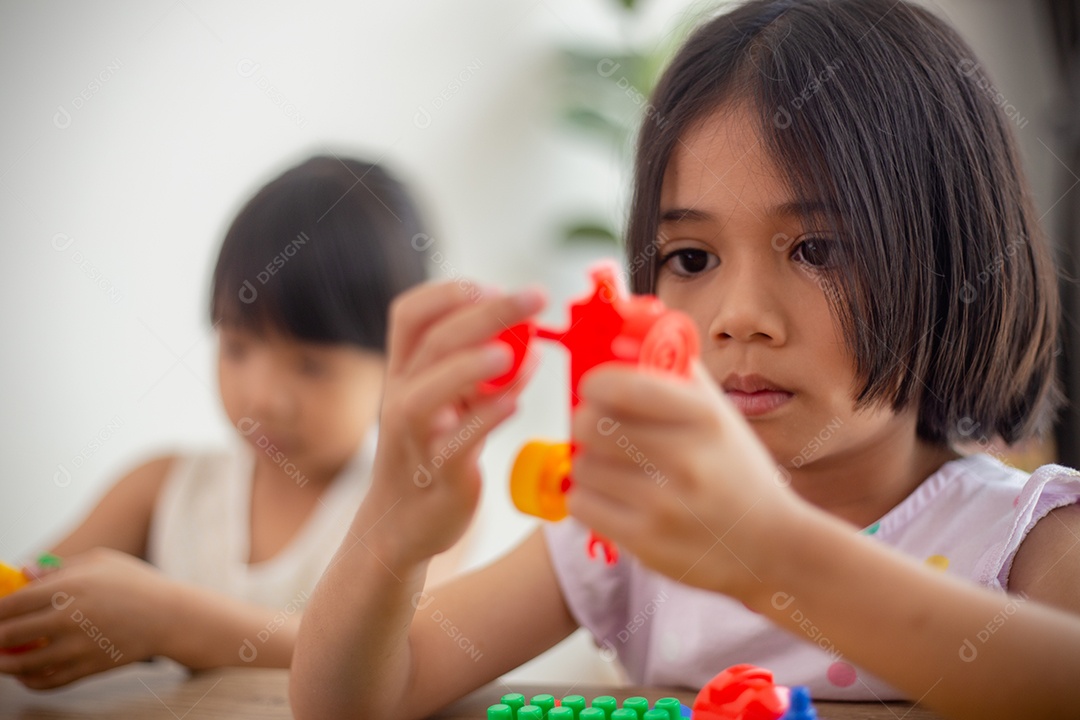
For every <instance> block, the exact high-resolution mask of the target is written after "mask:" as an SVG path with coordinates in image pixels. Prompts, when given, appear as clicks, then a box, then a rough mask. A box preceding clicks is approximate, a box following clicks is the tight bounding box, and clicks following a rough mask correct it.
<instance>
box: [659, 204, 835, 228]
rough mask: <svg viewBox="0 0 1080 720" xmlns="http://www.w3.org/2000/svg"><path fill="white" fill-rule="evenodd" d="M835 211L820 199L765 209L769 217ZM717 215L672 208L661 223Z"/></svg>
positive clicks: (706, 218)
mask: <svg viewBox="0 0 1080 720" xmlns="http://www.w3.org/2000/svg"><path fill="white" fill-rule="evenodd" d="M833 213H835V208H833V207H832V205H830V204H829V203H826V202H822V201H820V200H789V201H787V202H783V203H780V204H779V205H774V206H772V207H769V208H766V209H765V215H766V216H767V217H774V218H789V217H820V216H826V217H828V216H829V215H831V214H833ZM715 219H716V216H715V215H713V214H712V213H710V212H707V211H705V210H698V209H696V208H671V209H669V210H665V211H664V212H663V213H662V214H661V215H660V223H661V224H664V223H678V222H710V221H712V220H715Z"/></svg>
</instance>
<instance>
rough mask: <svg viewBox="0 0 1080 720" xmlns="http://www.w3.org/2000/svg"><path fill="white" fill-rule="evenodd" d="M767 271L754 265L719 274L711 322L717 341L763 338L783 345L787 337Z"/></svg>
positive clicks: (757, 340)
mask: <svg viewBox="0 0 1080 720" xmlns="http://www.w3.org/2000/svg"><path fill="white" fill-rule="evenodd" d="M778 291H779V290H778V289H776V288H772V287H771V286H770V284H769V281H768V278H767V277H765V274H764V273H756V272H754V268H753V266H752V265H749V264H746V263H744V264H743V265H742V266H741V267H737V268H729V269H728V270H727V272H721V273H718V274H717V278H716V292H715V294H714V297H715V298H716V304H715V305H714V310H713V315H712V318H711V319H710V323H709V338H711V339H712V340H714V341H716V342H727V341H735V342H741V343H751V342H760V343H764V344H766V345H781V344H783V343H784V342H785V340H786V333H785V330H784V324H783V320H782V316H781V313H780V311H779V310H780V308H779V302H778V300H777V297H776V295H775V293H776V292H778Z"/></svg>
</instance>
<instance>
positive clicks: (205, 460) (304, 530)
mask: <svg viewBox="0 0 1080 720" xmlns="http://www.w3.org/2000/svg"><path fill="white" fill-rule="evenodd" d="M375 438H376V431H374V430H373V431H372V432H370V433H368V436H367V437H366V438H365V439H364V441H363V442H362V443H361V446H360V449H359V450H358V451H357V454H356V455H355V456H354V457H353V458H352V460H350V461H349V463H348V464H347V465H346V466H345V468H344V469H343V470H342V471H341V473H340V474H339V475H338V476H337V477H336V478H334V480H333V481H332V482H331V484H330V485H329V486H328V487H327V488H326V489H325V490H324V491H323V494H322V497H320V498H319V504H318V505H317V506H316V507H315V509H314V510H313V512H312V514H311V515H310V516H309V517H308V519H307V520H306V521H305V522H304V524H303V525H302V526H301V527H300V529H299V530H298V531H297V533H296V535H295V536H294V537H293V538H292V540H291V541H290V542H289V544H288V545H286V546H285V547H284V548H283V549H282V550H281V551H280V552H279V553H278V554H277V555H275V556H274V557H272V558H270V559H268V560H265V561H263V562H259V563H255V564H249V563H248V562H247V560H248V557H249V556H250V550H251V547H250V546H251V482H252V476H253V472H254V460H255V458H254V453H255V450H253V449H252V448H250V447H248V446H247V445H243V446H240V447H239V448H237V449H236V450H234V451H233V452H225V453H216V454H203V455H190V456H182V457H180V458H178V459H177V461H176V462H175V463H173V467H172V468H171V470H170V472H169V476H168V477H167V478H166V480H165V483H164V485H163V486H162V488H161V491H160V492H159V494H158V498H157V503H156V506H155V508H154V514H153V517H152V519H151V521H150V532H149V538H148V545H147V560H148V561H149V562H150V563H151V564H153V565H155V566H156V567H157V568H159V569H160V570H161V571H162V572H163V573H164V574H165V575H167V576H168V577H170V578H173V579H176V580H180V581H182V582H187V583H191V584H193V585H199V586H202V587H206V588H209V589H211V590H215V591H217V592H220V593H223V594H225V595H229V596H231V597H235V598H237V599H240V600H246V601H248V602H251V603H255V604H257V605H261V606H264V607H271V608H279V609H286V608H287V609H289V611H290V612H293V611H295V610H296V609H298V608H300V607H303V605H304V603H305V602H306V600H307V598H308V596H309V595H310V594H311V591H312V590H313V589H314V587H315V583H316V582H317V581H318V579H319V577H320V576H321V575H322V571H323V569H324V568H325V567H326V565H327V564H328V563H329V562H330V559H331V558H332V557H333V555H334V553H335V552H336V551H337V549H338V547H339V546H340V545H341V542H342V540H343V539H344V537H345V534H346V533H347V532H348V529H349V525H350V524H351V523H352V520H353V516H354V515H355V514H356V509H357V507H359V505H360V501H361V500H362V499H363V497H364V495H365V493H366V492H367V489H368V486H369V485H370V479H371V466H372V461H373V459H374V454H375Z"/></svg>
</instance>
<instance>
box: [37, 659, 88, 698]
mask: <svg viewBox="0 0 1080 720" xmlns="http://www.w3.org/2000/svg"><path fill="white" fill-rule="evenodd" d="M103 669H104V668H102V667H101V666H100V664H99V663H98V662H95V661H94V660H93V659H86V658H80V659H78V660H75V661H72V662H68V663H64V664H62V665H56V666H52V667H49V668H48V669H47V670H45V671H43V672H40V673H36V674H33V675H24V676H20V677H19V678H18V680H19V682H20V683H22V684H23V686H24V687H26V688H29V689H30V690H52V689H53V688H58V687H62V686H64V685H67V684H68V683H73V682H75V681H76V680H80V679H82V678H84V677H86V676H87V675H93V674H94V673H97V672H101V671H102V670H103Z"/></svg>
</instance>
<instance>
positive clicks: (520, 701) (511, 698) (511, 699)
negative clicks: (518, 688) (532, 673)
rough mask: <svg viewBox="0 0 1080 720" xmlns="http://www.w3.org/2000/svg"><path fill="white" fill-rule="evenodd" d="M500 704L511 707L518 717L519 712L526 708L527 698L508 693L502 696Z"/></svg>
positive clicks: (519, 694) (518, 694)
mask: <svg viewBox="0 0 1080 720" xmlns="http://www.w3.org/2000/svg"><path fill="white" fill-rule="evenodd" d="M500 702H501V703H502V704H503V705H507V706H509V707H510V710H511V712H513V714H514V716H515V717H517V712H518V710H520V709H521V708H523V707H525V696H524V695H522V694H521V693H508V694H506V695H503V696H502V699H501V700H500Z"/></svg>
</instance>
